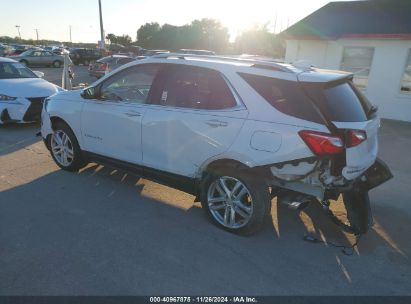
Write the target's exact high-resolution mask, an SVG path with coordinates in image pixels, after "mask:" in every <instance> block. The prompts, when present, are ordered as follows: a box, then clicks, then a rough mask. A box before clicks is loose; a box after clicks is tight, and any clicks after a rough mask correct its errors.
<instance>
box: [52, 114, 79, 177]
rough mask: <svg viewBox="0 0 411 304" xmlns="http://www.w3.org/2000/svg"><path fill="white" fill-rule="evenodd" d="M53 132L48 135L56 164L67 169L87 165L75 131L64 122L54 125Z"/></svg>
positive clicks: (70, 169)
mask: <svg viewBox="0 0 411 304" xmlns="http://www.w3.org/2000/svg"><path fill="white" fill-rule="evenodd" d="M53 129H54V131H53V134H52V135H50V136H49V137H48V140H49V147H50V152H51V156H52V157H53V159H54V161H55V162H56V164H57V165H58V166H59V167H60V168H61V169H63V170H66V171H78V170H79V169H81V168H83V167H84V166H85V165H86V162H85V161H84V159H83V157H82V155H81V150H80V146H79V144H78V141H77V139H76V136H75V135H74V133H73V131H72V130H71V129H70V127H69V126H68V125H66V124H65V123H63V122H57V123H56V124H55V125H54V126H53Z"/></svg>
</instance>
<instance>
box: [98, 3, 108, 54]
mask: <svg viewBox="0 0 411 304" xmlns="http://www.w3.org/2000/svg"><path fill="white" fill-rule="evenodd" d="M98 8H99V11H100V35H101V48H102V49H105V48H106V44H105V41H104V29H103V13H102V11H101V0H98Z"/></svg>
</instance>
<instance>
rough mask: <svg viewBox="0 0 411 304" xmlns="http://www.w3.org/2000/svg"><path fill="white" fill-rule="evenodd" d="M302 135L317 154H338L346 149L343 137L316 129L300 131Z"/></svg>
mask: <svg viewBox="0 0 411 304" xmlns="http://www.w3.org/2000/svg"><path fill="white" fill-rule="evenodd" d="M298 134H299V135H300V137H301V138H302V139H303V140H304V142H305V143H306V144H307V146H308V147H309V148H310V150H311V151H312V152H313V153H314V154H316V155H332V154H338V153H340V152H342V151H343V150H344V142H343V140H342V138H341V137H339V136H334V135H331V134H327V133H322V132H316V131H300V132H298Z"/></svg>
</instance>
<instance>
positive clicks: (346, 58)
mask: <svg viewBox="0 0 411 304" xmlns="http://www.w3.org/2000/svg"><path fill="white" fill-rule="evenodd" d="M373 57H374V48H372V47H345V48H344V51H343V56H342V61H341V67H340V68H341V70H343V71H346V72H351V73H353V74H354V84H355V85H356V86H357V87H359V88H366V87H367V86H368V77H369V75H370V69H371V64H372V59H373Z"/></svg>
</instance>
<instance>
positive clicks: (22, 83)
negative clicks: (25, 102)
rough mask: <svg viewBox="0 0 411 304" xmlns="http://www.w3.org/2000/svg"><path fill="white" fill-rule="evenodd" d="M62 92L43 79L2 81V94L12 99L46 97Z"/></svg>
mask: <svg viewBox="0 0 411 304" xmlns="http://www.w3.org/2000/svg"><path fill="white" fill-rule="evenodd" d="M60 90H61V88H60V87H58V86H56V85H54V84H52V83H50V82H48V81H46V80H44V79H41V78H16V79H0V94H4V95H8V96H11V97H46V96H50V95H53V94H55V93H57V92H59V91H60Z"/></svg>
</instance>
